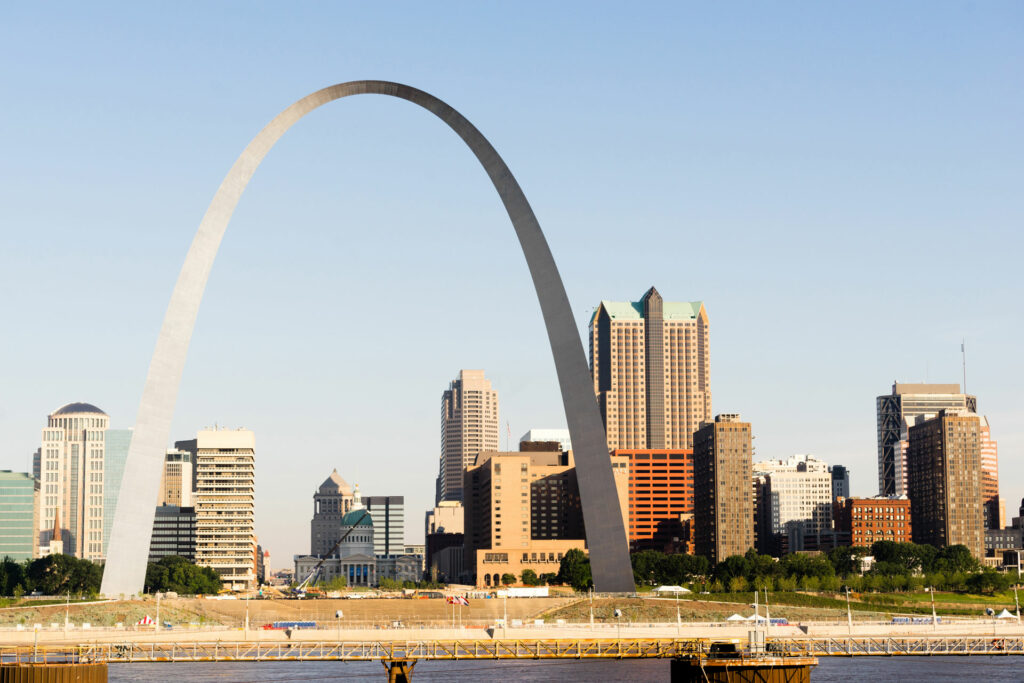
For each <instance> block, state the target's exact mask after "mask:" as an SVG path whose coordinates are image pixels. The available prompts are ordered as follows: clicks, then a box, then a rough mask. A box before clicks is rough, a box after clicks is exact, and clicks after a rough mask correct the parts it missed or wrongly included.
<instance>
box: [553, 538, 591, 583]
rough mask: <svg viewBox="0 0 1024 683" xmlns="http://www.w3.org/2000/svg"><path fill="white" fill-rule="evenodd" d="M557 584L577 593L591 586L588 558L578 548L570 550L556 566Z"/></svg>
mask: <svg viewBox="0 0 1024 683" xmlns="http://www.w3.org/2000/svg"><path fill="white" fill-rule="evenodd" d="M558 582H559V583H562V584H564V585H567V586H572V587H573V589H574V590H577V591H585V590H587V589H588V588H590V587H591V586H593V585H594V579H593V577H592V576H591V574H590V558H589V557H587V556H586V554H584V552H583V551H582V550H580V549H579V548H572V549H571V550H569V551H568V552H566V553H565V555H562V562H561V563H560V564H559V566H558Z"/></svg>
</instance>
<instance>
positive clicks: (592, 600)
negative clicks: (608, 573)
mask: <svg viewBox="0 0 1024 683" xmlns="http://www.w3.org/2000/svg"><path fill="white" fill-rule="evenodd" d="M588 592H589V593H590V630H591V631H593V630H594V587H593V586H591V587H590V589H589V591H588Z"/></svg>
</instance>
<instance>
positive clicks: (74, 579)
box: [0, 554, 221, 597]
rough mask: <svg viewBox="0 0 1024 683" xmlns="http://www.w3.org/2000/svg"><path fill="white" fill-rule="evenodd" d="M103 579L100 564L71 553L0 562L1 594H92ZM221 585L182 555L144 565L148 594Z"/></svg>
mask: <svg viewBox="0 0 1024 683" xmlns="http://www.w3.org/2000/svg"><path fill="white" fill-rule="evenodd" d="M102 582H103V565H102V564H98V563H96V562H92V561H90V560H83V559H79V558H77V557H72V556H71V555H60V554H56V555H47V556H46V557H40V558H37V559H34V560H26V561H24V562H17V561H15V560H12V559H11V558H10V557H5V558H4V559H3V560H2V561H0V595H5V596H13V597H21V596H23V595H25V594H28V593H35V592H38V593H41V594H43V595H73V596H76V597H92V596H95V595H98V594H99V592H100V585H101V583H102ZM220 588H221V582H220V577H219V576H217V572H215V571H214V570H212V569H210V568H209V567H197V566H196V565H194V564H192V563H191V562H189V561H188V560H186V559H185V558H182V557H165V558H162V559H161V560H160V561H159V562H155V563H154V562H151V563H149V565H148V566H147V567H146V583H145V590H146V591H147V592H150V593H152V592H157V591H160V592H163V591H175V592H178V593H184V594H198V593H217V592H219V591H220Z"/></svg>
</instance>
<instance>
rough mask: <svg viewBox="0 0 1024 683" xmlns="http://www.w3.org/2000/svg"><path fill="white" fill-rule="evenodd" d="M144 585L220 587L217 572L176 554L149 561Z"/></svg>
mask: <svg viewBox="0 0 1024 683" xmlns="http://www.w3.org/2000/svg"><path fill="white" fill-rule="evenodd" d="M339 578H342V577H339ZM342 581H344V579H343V578H342ZM144 585H145V589H146V591H147V592H150V593H160V592H166V591H174V592H175V593H183V594H186V595H198V594H216V593H219V592H220V589H221V581H220V576H219V575H218V574H217V572H215V571H214V570H213V569H211V568H210V567H199V566H196V565H195V564H193V563H191V562H189V561H188V560H186V559H185V558H184V557H178V556H177V555H170V556H168V557H162V558H160V561H159V562H150V563H149V565H148V566H147V567H146V581H145V584H144ZM342 587H344V583H343V584H342Z"/></svg>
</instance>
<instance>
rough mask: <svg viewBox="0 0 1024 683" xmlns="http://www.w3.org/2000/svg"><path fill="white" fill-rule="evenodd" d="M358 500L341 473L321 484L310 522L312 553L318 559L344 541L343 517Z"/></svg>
mask: <svg viewBox="0 0 1024 683" xmlns="http://www.w3.org/2000/svg"><path fill="white" fill-rule="evenodd" d="M354 501H355V498H354V494H353V491H352V487H351V486H349V485H348V482H346V481H345V480H344V479H342V478H341V475H340V474H338V470H334V471H333V472H331V476H329V477H327V479H325V480H324V483H322V484H320V488H318V489H317V490H316V493H314V494H313V519H312V520H311V521H310V523H309V535H310V539H309V552H310V554H311V555H313V556H315V557H324V556H326V555H327V554H328V553H329V552H331V548H333V547H334V544H335V543H337V542H338V540H339V539H341V534H342V531H341V518H342V517H344V516H345V513H347V512H348V511H349V510H351V509H352V506H353V504H354Z"/></svg>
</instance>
